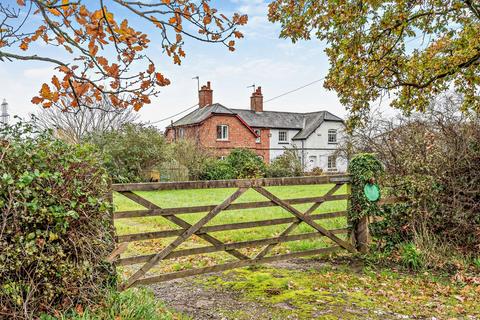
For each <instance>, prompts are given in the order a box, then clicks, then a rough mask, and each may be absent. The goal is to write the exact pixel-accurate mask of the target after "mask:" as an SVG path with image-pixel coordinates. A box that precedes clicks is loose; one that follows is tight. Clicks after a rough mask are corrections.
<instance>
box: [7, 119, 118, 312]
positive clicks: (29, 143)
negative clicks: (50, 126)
mask: <svg viewBox="0 0 480 320" xmlns="http://www.w3.org/2000/svg"><path fill="white" fill-rule="evenodd" d="M2 135H3V136H4V137H5V140H4V141H3V142H2V143H1V144H0V159H1V161H0V209H1V210H0V211H1V215H2V216H1V218H2V219H1V221H2V224H1V225H0V318H2V319H3V318H28V319H30V318H33V317H34V316H38V314H39V313H40V312H46V313H51V312H52V311H53V310H64V309H67V308H70V307H72V306H75V305H76V304H82V303H86V302H91V301H97V300H98V299H99V298H100V297H101V296H102V294H103V289H104V288H105V287H107V286H111V285H112V283H113V281H114V279H115V274H114V269H113V268H112V266H111V265H110V264H109V263H106V262H105V261H104V259H105V257H106V256H108V254H109V253H110V252H111V250H112V249H113V245H114V239H113V225H112V221H111V204H110V201H109V184H110V182H109V178H108V175H107V173H106V171H105V170H104V169H103V168H102V166H101V160H100V159H99V157H98V156H97V153H96V152H95V150H94V149H93V148H92V147H91V146H85V145H69V144H66V143H65V142H62V141H60V140H55V139H54V138H52V136H51V135H50V134H48V133H36V132H34V130H33V127H32V126H30V125H25V124H18V125H16V126H15V127H13V128H7V129H4V130H3V131H1V132H0V136H2Z"/></svg>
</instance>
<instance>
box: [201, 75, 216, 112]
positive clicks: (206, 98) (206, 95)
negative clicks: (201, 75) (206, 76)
mask: <svg viewBox="0 0 480 320" xmlns="http://www.w3.org/2000/svg"><path fill="white" fill-rule="evenodd" d="M212 103H213V90H212V89H210V81H208V82H207V85H206V86H205V85H204V86H202V88H201V89H200V91H198V106H199V107H200V108H203V107H206V106H209V105H211V104H212Z"/></svg>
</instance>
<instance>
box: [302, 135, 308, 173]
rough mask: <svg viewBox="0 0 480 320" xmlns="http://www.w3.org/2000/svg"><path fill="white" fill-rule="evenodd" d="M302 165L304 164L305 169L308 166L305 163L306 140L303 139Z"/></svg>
mask: <svg viewBox="0 0 480 320" xmlns="http://www.w3.org/2000/svg"><path fill="white" fill-rule="evenodd" d="M302 166H303V171H305V169H306V168H307V166H306V165H305V140H302Z"/></svg>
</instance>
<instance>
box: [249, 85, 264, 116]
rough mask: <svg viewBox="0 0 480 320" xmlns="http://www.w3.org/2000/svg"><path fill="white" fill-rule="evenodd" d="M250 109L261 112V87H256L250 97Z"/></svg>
mask: <svg viewBox="0 0 480 320" xmlns="http://www.w3.org/2000/svg"><path fill="white" fill-rule="evenodd" d="M250 109H251V110H252V111H254V112H263V94H262V87H258V88H257V89H256V90H255V91H254V92H253V93H252V96H251V97H250Z"/></svg>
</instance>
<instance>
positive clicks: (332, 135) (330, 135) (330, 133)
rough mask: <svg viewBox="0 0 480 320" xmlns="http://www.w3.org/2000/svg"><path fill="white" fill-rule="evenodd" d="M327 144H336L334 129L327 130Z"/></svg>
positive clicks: (335, 131)
mask: <svg viewBox="0 0 480 320" xmlns="http://www.w3.org/2000/svg"><path fill="white" fill-rule="evenodd" d="M328 143H329V144H336V143H337V130H336V129H329V130H328Z"/></svg>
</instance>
